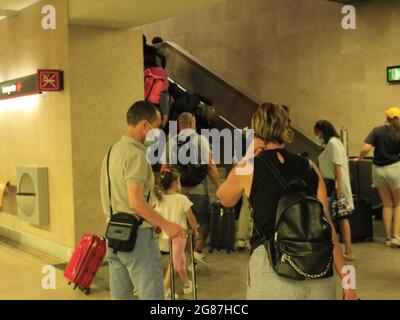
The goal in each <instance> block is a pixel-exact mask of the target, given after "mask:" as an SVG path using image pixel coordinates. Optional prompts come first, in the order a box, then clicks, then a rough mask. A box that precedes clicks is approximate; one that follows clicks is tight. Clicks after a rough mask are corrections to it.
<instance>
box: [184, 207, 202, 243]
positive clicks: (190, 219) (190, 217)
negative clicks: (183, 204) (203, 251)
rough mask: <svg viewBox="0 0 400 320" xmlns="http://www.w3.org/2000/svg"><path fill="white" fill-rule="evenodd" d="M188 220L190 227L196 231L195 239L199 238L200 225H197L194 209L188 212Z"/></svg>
mask: <svg viewBox="0 0 400 320" xmlns="http://www.w3.org/2000/svg"><path fill="white" fill-rule="evenodd" d="M186 218H187V220H188V222H189V225H190V227H191V228H192V230H193V231H194V234H195V237H196V238H197V237H198V235H199V224H198V223H197V220H196V217H195V216H194V214H193V211H192V209H189V210H188V211H187V212H186Z"/></svg>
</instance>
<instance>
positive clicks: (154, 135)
mask: <svg viewBox="0 0 400 320" xmlns="http://www.w3.org/2000/svg"><path fill="white" fill-rule="evenodd" d="M160 135H161V131H160V129H152V130H150V131H149V132H148V133H147V135H146V140H145V141H144V145H145V147H146V148H148V147H150V146H152V145H153V144H155V143H157V141H158V139H160Z"/></svg>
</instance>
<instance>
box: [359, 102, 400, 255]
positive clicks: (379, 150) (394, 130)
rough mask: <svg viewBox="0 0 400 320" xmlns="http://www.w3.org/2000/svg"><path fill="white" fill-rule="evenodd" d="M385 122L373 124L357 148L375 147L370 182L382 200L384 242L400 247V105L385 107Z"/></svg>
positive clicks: (363, 150) (364, 153) (366, 150)
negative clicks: (363, 143) (398, 106)
mask: <svg viewBox="0 0 400 320" xmlns="http://www.w3.org/2000/svg"><path fill="white" fill-rule="evenodd" d="M385 114H386V121H385V125H383V126H380V127H376V128H374V129H373V130H372V131H371V133H370V134H369V135H368V137H367V139H366V140H365V145H364V147H363V149H362V150H361V152H360V157H359V159H360V160H362V159H363V158H364V157H366V156H367V155H368V153H369V152H370V151H371V150H372V149H374V162H373V163H374V165H373V168H372V182H373V185H374V187H375V188H377V189H378V192H379V196H380V198H381V200H382V203H383V221H384V224H385V231H386V242H385V244H386V245H387V246H391V247H397V248H398V247H400V108H390V109H388V110H386V112H385Z"/></svg>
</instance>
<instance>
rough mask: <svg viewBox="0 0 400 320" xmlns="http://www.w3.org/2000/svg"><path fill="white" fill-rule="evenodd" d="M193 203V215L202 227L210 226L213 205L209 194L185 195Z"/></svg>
mask: <svg viewBox="0 0 400 320" xmlns="http://www.w3.org/2000/svg"><path fill="white" fill-rule="evenodd" d="M185 196H187V197H188V198H189V200H190V201H192V202H193V207H192V210H193V213H194V215H195V216H196V219H197V222H198V223H199V224H200V226H208V225H209V224H210V222H211V205H210V196H209V195H208V194H185Z"/></svg>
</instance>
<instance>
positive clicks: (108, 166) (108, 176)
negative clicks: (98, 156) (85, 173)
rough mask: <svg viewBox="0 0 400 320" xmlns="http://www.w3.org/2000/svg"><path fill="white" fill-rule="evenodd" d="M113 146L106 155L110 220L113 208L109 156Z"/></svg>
mask: <svg viewBox="0 0 400 320" xmlns="http://www.w3.org/2000/svg"><path fill="white" fill-rule="evenodd" d="M112 148H113V146H112V147H111V148H110V150H109V151H108V154H107V179H108V199H109V201H110V219H111V217H112V215H113V208H112V204H111V179H110V155H111V150H112Z"/></svg>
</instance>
